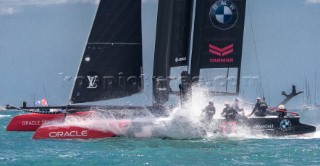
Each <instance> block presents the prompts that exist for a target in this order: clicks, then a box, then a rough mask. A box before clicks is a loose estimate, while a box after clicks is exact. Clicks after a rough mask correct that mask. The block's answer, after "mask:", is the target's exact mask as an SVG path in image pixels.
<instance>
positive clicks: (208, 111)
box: [202, 101, 216, 123]
mask: <svg viewBox="0 0 320 166" xmlns="http://www.w3.org/2000/svg"><path fill="white" fill-rule="evenodd" d="M202 112H203V113H204V114H205V115H204V120H205V122H206V123H211V121H212V118H213V116H214V114H215V113H216V108H215V107H214V105H213V102H212V101H209V105H207V106H206V107H205V108H204V109H203V110H202Z"/></svg>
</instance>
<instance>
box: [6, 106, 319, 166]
mask: <svg viewBox="0 0 320 166" xmlns="http://www.w3.org/2000/svg"><path fill="white" fill-rule="evenodd" d="M311 111H313V112H311ZM17 114H19V112H18V111H13V112H12V111H1V112H0V126H1V131H0V165H34V166H37V165H49V166H50V165H320V157H319V156H320V133H319V132H316V133H314V134H313V135H308V136H301V137H297V136H291V137H267V136H250V135H231V136H228V137H226V136H224V137H205V138H197V139H161V138H127V137H119V138H108V139H100V140H85V141H84V140H32V135H33V132H7V131H6V125H7V124H8V122H9V121H10V120H11V118H12V117H13V116H14V115H17ZM301 115H302V116H303V118H302V119H301V121H302V122H304V123H308V124H313V125H316V126H317V128H318V126H319V124H320V122H319V123H318V120H317V117H319V116H320V110H310V111H309V112H308V111H305V112H301Z"/></svg>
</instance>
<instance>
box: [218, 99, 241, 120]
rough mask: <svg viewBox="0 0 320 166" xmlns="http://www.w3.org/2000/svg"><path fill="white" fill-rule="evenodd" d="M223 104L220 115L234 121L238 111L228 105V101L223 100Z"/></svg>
mask: <svg viewBox="0 0 320 166" xmlns="http://www.w3.org/2000/svg"><path fill="white" fill-rule="evenodd" d="M224 105H225V106H226V107H225V108H224V109H223V111H222V113H221V115H222V116H224V117H225V118H226V120H227V121H235V120H236V116H237V114H238V112H237V111H236V110H235V109H233V108H232V107H231V106H230V103H229V102H225V103H224Z"/></svg>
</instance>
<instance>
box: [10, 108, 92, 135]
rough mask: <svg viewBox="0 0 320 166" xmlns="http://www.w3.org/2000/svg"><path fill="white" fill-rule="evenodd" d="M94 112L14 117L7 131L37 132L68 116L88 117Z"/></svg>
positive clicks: (36, 114)
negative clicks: (44, 126) (45, 124)
mask: <svg viewBox="0 0 320 166" xmlns="http://www.w3.org/2000/svg"><path fill="white" fill-rule="evenodd" d="M92 114H93V111H87V112H76V113H68V114H66V113H55V114H50V113H27V114H21V115H17V116H15V117H13V118H12V119H11V121H10V122H9V124H8V125H7V131H36V130H37V129H38V128H39V127H40V126H41V125H42V124H44V123H47V122H52V121H56V122H63V121H64V119H65V118H66V117H67V116H75V117H87V116H90V115H92Z"/></svg>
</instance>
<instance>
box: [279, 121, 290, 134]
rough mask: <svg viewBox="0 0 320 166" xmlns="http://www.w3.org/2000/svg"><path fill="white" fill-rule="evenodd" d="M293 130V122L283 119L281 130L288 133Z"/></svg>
mask: <svg viewBox="0 0 320 166" xmlns="http://www.w3.org/2000/svg"><path fill="white" fill-rule="evenodd" d="M290 129H291V121H290V120H288V119H283V120H281V122H280V130H283V131H287V130H290Z"/></svg>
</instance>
